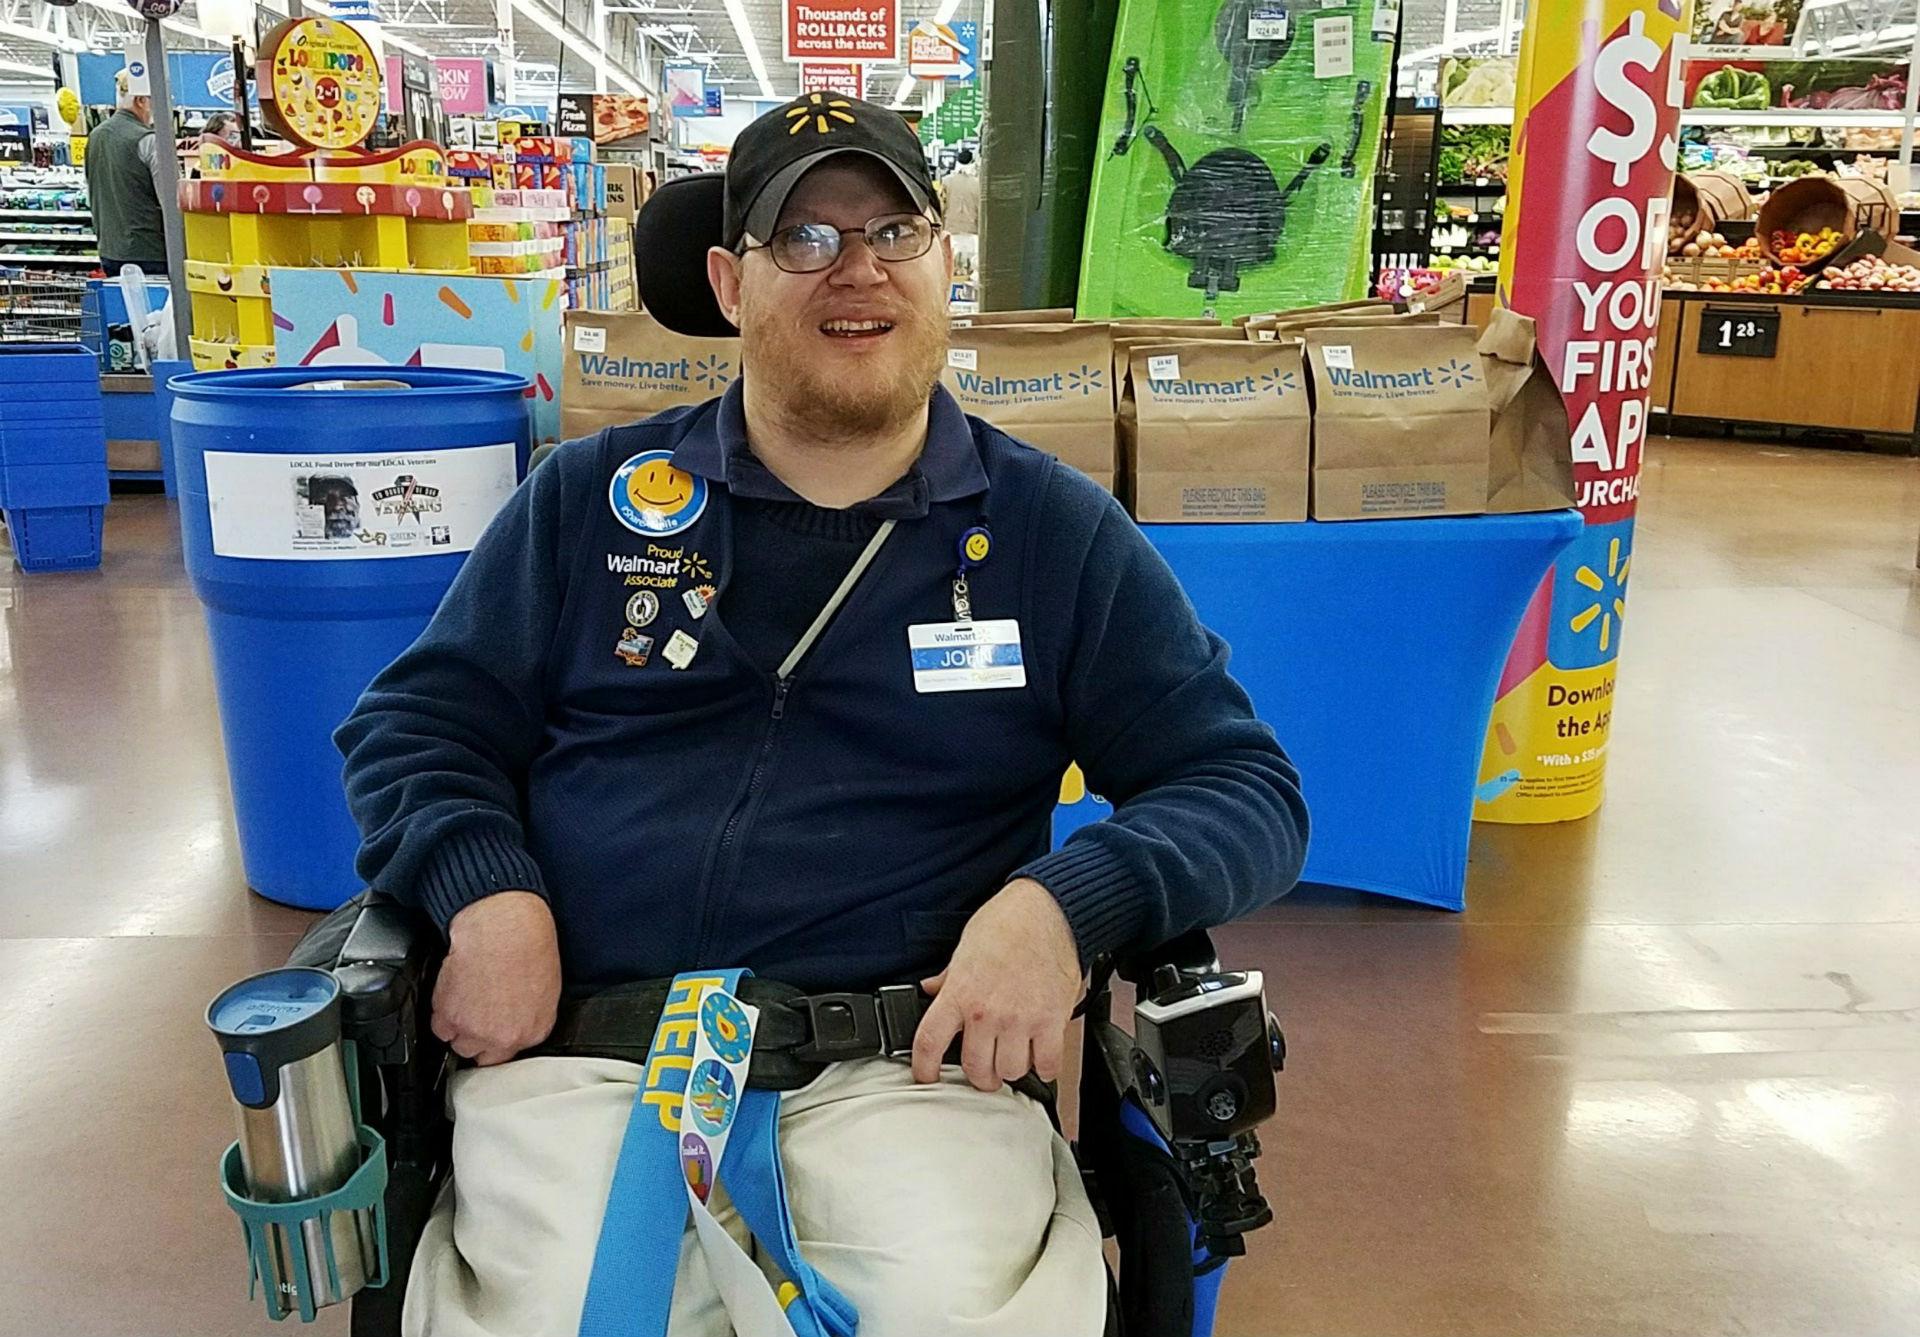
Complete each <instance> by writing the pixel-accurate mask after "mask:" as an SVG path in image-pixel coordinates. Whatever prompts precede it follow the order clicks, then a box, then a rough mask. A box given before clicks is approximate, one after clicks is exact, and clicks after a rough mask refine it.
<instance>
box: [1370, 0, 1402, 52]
mask: <svg viewBox="0 0 1920 1337" xmlns="http://www.w3.org/2000/svg"><path fill="white" fill-rule="evenodd" d="M1399 31H1400V0H1374V4H1373V35H1374V36H1375V37H1376V38H1379V39H1381V40H1383V41H1389V42H1390V41H1392V40H1393V39H1394V36H1395V35H1396V34H1398V33H1399Z"/></svg>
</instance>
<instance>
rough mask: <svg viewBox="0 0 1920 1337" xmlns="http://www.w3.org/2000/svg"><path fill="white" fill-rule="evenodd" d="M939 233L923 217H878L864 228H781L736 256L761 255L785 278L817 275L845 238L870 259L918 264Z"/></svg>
mask: <svg viewBox="0 0 1920 1337" xmlns="http://www.w3.org/2000/svg"><path fill="white" fill-rule="evenodd" d="M939 230H940V225H939V224H938V223H935V222H934V221H933V220H932V219H931V218H928V217H927V216H926V215H925V214H882V215H881V216H880V217H878V218H869V219H868V220H867V224H866V226H865V227H847V228H838V227H834V226H833V225H832V224H831V223H801V224H800V225H799V226H797V227H789V228H782V229H781V230H780V231H778V232H776V233H774V234H773V238H772V240H770V241H767V242H764V243H761V244H759V245H754V246H742V247H741V248H740V253H741V254H742V255H745V254H746V253H747V252H748V251H765V252H766V253H767V254H769V255H771V256H772V257H773V263H774V264H776V265H778V266H780V268H782V269H784V270H786V271H787V273H789V274H817V273H819V272H820V271H821V270H823V269H831V268H832V267H833V264H834V262H835V261H837V260H838V259H839V258H840V252H841V251H843V250H844V249H846V239H847V238H848V237H849V236H857V237H860V238H861V239H862V240H864V241H865V242H866V243H867V249H868V250H870V251H872V252H873V258H874V259H876V260H880V261H884V262H885V263H887V264H890V265H896V264H899V263H901V262H902V261H905V260H918V259H919V258H920V257H921V256H923V255H925V254H926V253H927V252H928V251H929V250H931V249H932V247H933V234H934V233H936V232H938V231H939Z"/></svg>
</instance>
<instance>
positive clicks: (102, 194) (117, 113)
mask: <svg viewBox="0 0 1920 1337" xmlns="http://www.w3.org/2000/svg"><path fill="white" fill-rule="evenodd" d="M114 92H115V103H114V105H115V110H114V113H113V115H111V116H109V117H108V118H107V119H106V120H104V121H102V122H100V124H99V125H97V126H95V127H94V128H93V133H92V134H90V135H88V136H87V200H88V203H89V206H90V207H91V208H92V210H93V231H94V235H95V236H97V237H98V238H99V241H100V263H101V266H102V267H103V268H104V269H105V270H106V272H107V275H108V277H110V278H111V277H117V276H118V275H119V273H120V271H121V269H122V268H123V267H124V266H126V265H138V266H139V267H140V268H141V269H142V270H144V271H146V272H147V273H149V274H159V275H165V274H166V272H167V238H166V229H165V225H164V224H163V223H162V221H161V213H160V167H159V162H158V160H157V158H156V157H155V153H156V149H155V147H154V145H155V139H154V133H153V101H152V99H151V98H149V97H147V96H146V95H145V94H144V93H141V94H136V93H134V92H133V89H132V85H131V83H130V82H129V80H128V78H127V74H126V71H124V70H122V71H121V72H120V73H119V74H118V75H117V76H115V80H114ZM166 143H167V145H168V146H169V148H171V146H172V143H173V140H172V137H171V136H169V137H168V139H167V140H166Z"/></svg>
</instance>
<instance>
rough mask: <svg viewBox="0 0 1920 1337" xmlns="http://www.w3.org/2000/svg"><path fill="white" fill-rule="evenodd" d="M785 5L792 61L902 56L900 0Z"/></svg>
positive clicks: (799, 0) (887, 60) (807, 0)
mask: <svg viewBox="0 0 1920 1337" xmlns="http://www.w3.org/2000/svg"><path fill="white" fill-rule="evenodd" d="M782 9H783V10H784V12H785V15H786V23H785V25H784V27H785V31H786V53H785V54H786V58H787V59H788V60H790V61H800V60H829V61H861V62H865V63H867V64H877V65H890V64H893V63H894V62H896V61H898V60H899V59H900V0H785V2H784V4H783V5H782Z"/></svg>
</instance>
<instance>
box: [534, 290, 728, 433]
mask: <svg viewBox="0 0 1920 1337" xmlns="http://www.w3.org/2000/svg"><path fill="white" fill-rule="evenodd" d="M564 337H565V340H566V365H565V368H564V370H563V372H562V376H561V386H560V427H561V432H562V434H563V435H565V436H566V437H568V438H572V437H577V436H590V435H592V434H593V433H594V432H597V431H599V430H600V429H601V428H602V427H618V426H620V425H622V424H624V423H630V422H638V421H639V420H640V419H642V418H645V417H649V416H651V415H652V414H655V413H658V412H660V411H661V410H662V409H670V408H676V407H678V406H679V405H682V404H699V403H702V402H704V401H706V400H709V399H712V398H713V397H714V396H715V395H718V394H720V393H721V392H723V391H724V390H725V389H726V388H727V387H728V386H729V385H732V384H733V382H734V381H735V380H736V379H737V378H738V377H739V375H740V341H739V340H738V339H693V338H689V337H688V336H686V335H684V334H675V333H674V332H673V331H672V330H669V329H668V328H667V327H666V326H664V325H662V324H661V323H660V322H659V321H657V320H655V319H654V318H653V317H652V316H649V315H647V314H645V313H644V312H638V311H569V312H567V323H566V329H565V332H564Z"/></svg>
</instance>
